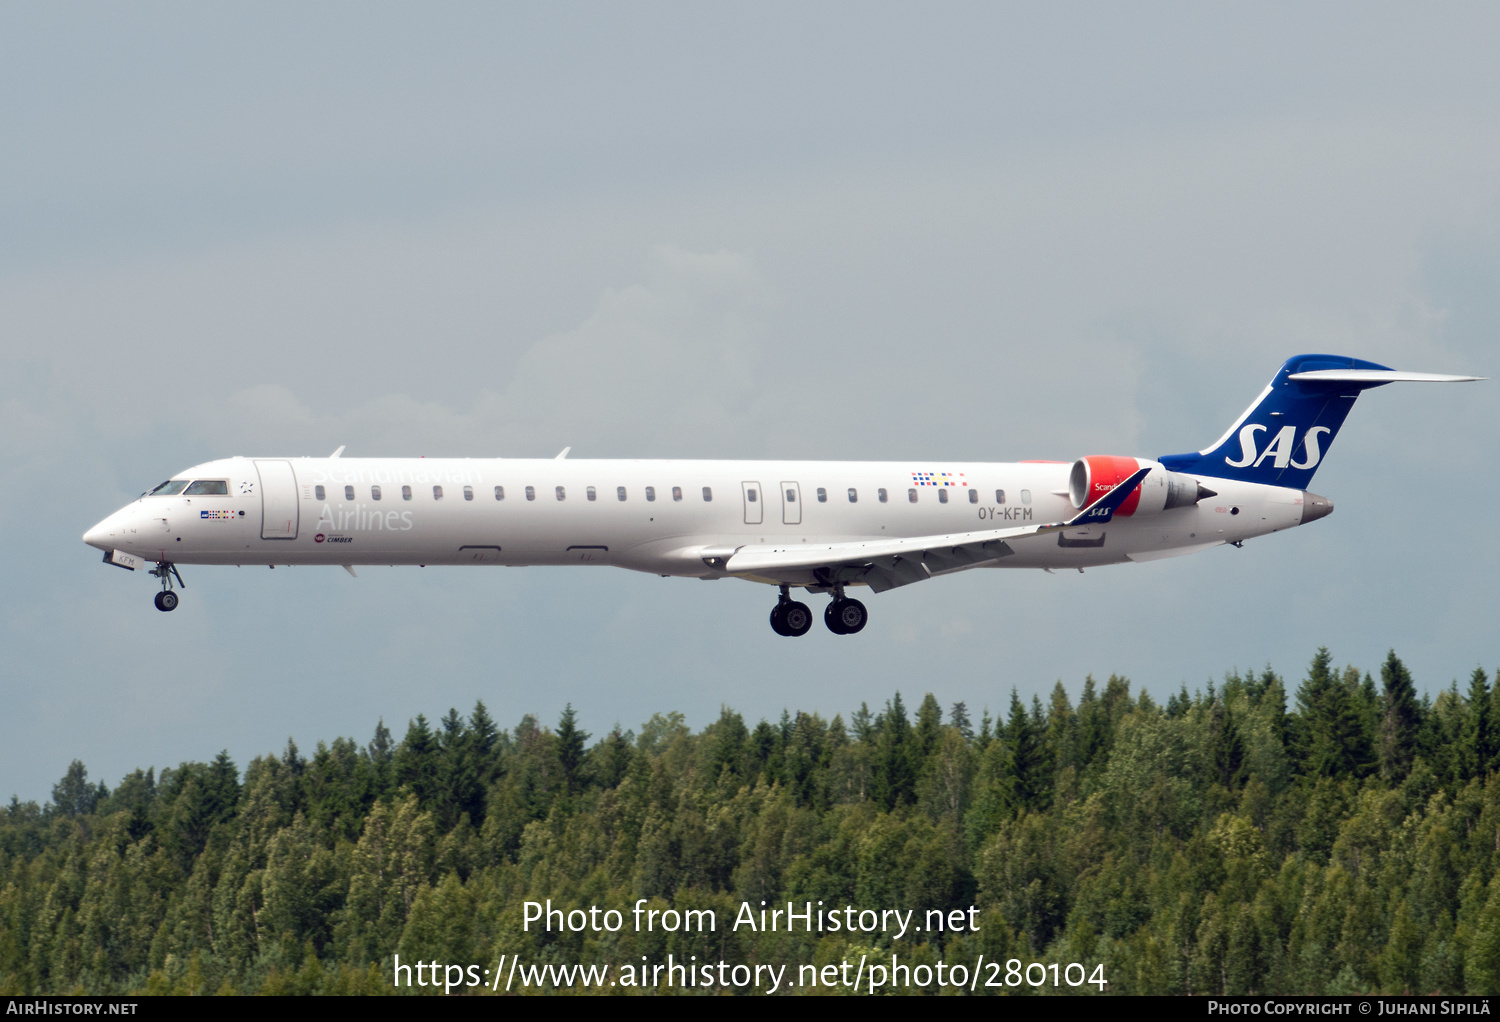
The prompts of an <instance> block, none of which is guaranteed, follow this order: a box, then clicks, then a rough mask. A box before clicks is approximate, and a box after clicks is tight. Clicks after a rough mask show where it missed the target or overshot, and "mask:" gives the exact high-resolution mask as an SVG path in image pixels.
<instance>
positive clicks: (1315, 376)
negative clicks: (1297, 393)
mask: <svg viewBox="0 0 1500 1022" xmlns="http://www.w3.org/2000/svg"><path fill="white" fill-rule="evenodd" d="M1287 379H1289V380H1296V381H1297V382H1298V383H1363V384H1367V385H1368V384H1380V383H1475V382H1477V381H1479V380H1483V379H1485V377H1483V376H1449V375H1447V374H1444V373H1408V372H1403V371H1402V370H1400V369H1314V370H1312V371H1311V372H1306V373H1291V374H1290V375H1288V376H1287Z"/></svg>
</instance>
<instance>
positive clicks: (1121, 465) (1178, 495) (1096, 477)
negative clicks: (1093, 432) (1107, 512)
mask: <svg viewBox="0 0 1500 1022" xmlns="http://www.w3.org/2000/svg"><path fill="white" fill-rule="evenodd" d="M1143 468H1149V469H1151V474H1150V475H1148V476H1146V478H1145V479H1143V480H1141V484H1140V486H1138V487H1137V488H1136V491H1135V492H1134V493H1132V494H1131V495H1130V496H1128V497H1126V498H1125V502H1124V503H1123V504H1121V505H1120V508H1119V510H1117V511H1116V512H1115V514H1116V515H1118V516H1124V517H1126V518H1128V517H1130V516H1131V515H1138V514H1139V515H1154V514H1157V513H1158V512H1161V511H1170V510H1171V509H1172V508H1174V507H1192V506H1193V505H1194V504H1196V503H1198V501H1200V500H1202V499H1203V498H1205V497H1212V496H1216V493H1215V491H1213V490H1210V489H1209V488H1208V487H1206V486H1204V485H1203V484H1202V483H1200V482H1198V480H1197V479H1194V478H1193V477H1192V476H1189V475H1183V474H1182V473H1180V472H1171V471H1168V470H1167V468H1166V467H1165V466H1164V465H1162V464H1160V463H1159V462H1155V461H1150V460H1148V459H1146V458H1121V457H1117V456H1114V455H1108V454H1103V455H1100V454H1096V455H1091V456H1089V457H1087V458H1079V459H1078V460H1077V461H1075V462H1073V467H1072V469H1070V470H1069V472H1068V500H1069V501H1071V502H1072V504H1073V506H1074V507H1075V508H1077V509H1079V510H1082V509H1083V508H1084V507H1085V506H1087V505H1088V504H1091V503H1093V502H1094V501H1096V500H1098V499H1099V498H1100V497H1102V496H1104V495H1105V494H1106V493H1108V492H1109V491H1110V490H1113V489H1114V488H1115V487H1116V486H1119V485H1120V484H1121V483H1123V482H1124V481H1125V480H1126V479H1129V478H1130V477H1131V476H1132V475H1134V474H1135V473H1136V472H1137V471H1139V470H1140V469H1143Z"/></svg>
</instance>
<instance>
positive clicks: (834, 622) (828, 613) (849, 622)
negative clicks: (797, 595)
mask: <svg viewBox="0 0 1500 1022" xmlns="http://www.w3.org/2000/svg"><path fill="white" fill-rule="evenodd" d="M789 588H790V587H788V586H782V587H781V599H780V601H779V602H778V603H777V604H776V606H775V608H774V609H772V611H771V630H772V631H774V632H775V633H776V634H777V635H787V636H797V635H806V634H807V632H808V629H810V628H812V620H813V616H812V611H810V610H808V609H807V604H805V603H798V602H797V601H796V600H793V599H792V597H791V595H790V592H789ZM869 619H870V615H869V612H868V611H866V610H865V605H864V604H863V603H860V602H859V601H858V600H851V599H850V598H849V597H847V596H845V595H844V587H843V586H839V587H838V588H837V589H836V590H835V591H834V598H833V601H832V602H831V603H829V604H828V608H827V609H826V610H824V611H823V623H824V624H825V625H827V626H828V630H829V631H830V632H832V633H833V634H834V635H853V634H854V633H855V632H857V631H859V630H860V629H861V628H863V627H864V626H865V622H866V621H868V620H869Z"/></svg>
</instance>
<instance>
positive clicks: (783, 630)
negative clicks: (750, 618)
mask: <svg viewBox="0 0 1500 1022" xmlns="http://www.w3.org/2000/svg"><path fill="white" fill-rule="evenodd" d="M812 622H813V616H812V611H811V610H809V609H808V607H807V604H805V603H798V602H797V601H796V600H794V599H792V598H791V596H790V595H788V592H787V587H786V586H782V587H781V602H779V603H777V604H776V606H775V607H773V608H772V609H771V631H773V632H775V633H776V634H777V635H785V636H788V637H795V636H798V635H806V634H807V632H808V629H810V628H812Z"/></svg>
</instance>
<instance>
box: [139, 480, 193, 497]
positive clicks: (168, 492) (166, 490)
mask: <svg viewBox="0 0 1500 1022" xmlns="http://www.w3.org/2000/svg"><path fill="white" fill-rule="evenodd" d="M187 484H188V481H187V480H186V479H168V480H167V481H166V482H164V483H162V484H161V485H160V486H158V487H157V488H156V489H154V490H152V491H151V492H150V493H148V494H146V496H148V497H175V496H177V494H179V493H181V492H182V491H183V490H184V489H185V488H186V487H187Z"/></svg>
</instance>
